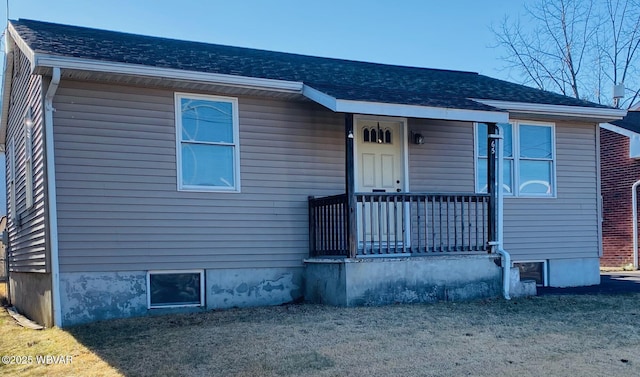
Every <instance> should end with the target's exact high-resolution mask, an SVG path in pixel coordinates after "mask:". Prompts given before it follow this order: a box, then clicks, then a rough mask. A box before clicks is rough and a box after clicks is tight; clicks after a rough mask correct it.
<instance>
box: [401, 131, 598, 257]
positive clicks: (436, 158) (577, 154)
mask: <svg viewBox="0 0 640 377" xmlns="http://www.w3.org/2000/svg"><path fill="white" fill-rule="evenodd" d="M595 130H596V126H595V125H594V124H584V123H578V124H576V123H566V122H560V123H557V124H556V127H555V133H556V177H557V198H513V197H505V209H504V242H505V248H506V249H507V250H508V251H509V252H510V253H511V254H512V256H513V258H514V259H515V260H516V261H517V260H545V259H557V258H589V257H592V258H596V257H598V252H599V247H600V246H599V240H598V213H597V205H598V204H597V203H598V202H597V198H598V197H597V185H596V182H597V176H596V173H597V163H596V151H597V149H596V134H595ZM409 131H413V132H414V133H420V134H422V135H423V136H424V137H425V144H422V145H415V144H413V143H412V142H409V176H410V188H411V191H413V192H473V191H474V187H475V186H474V152H473V151H474V135H473V132H474V131H473V124H472V123H464V122H447V121H436V120H415V119H410V120H409Z"/></svg>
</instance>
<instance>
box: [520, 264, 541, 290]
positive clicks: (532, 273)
mask: <svg viewBox="0 0 640 377" xmlns="http://www.w3.org/2000/svg"><path fill="white" fill-rule="evenodd" d="M513 266H514V267H518V269H519V270H520V280H521V281H522V280H535V282H536V285H540V286H546V284H545V282H546V280H547V279H546V268H545V267H546V263H545V262H515V263H514V264H513Z"/></svg>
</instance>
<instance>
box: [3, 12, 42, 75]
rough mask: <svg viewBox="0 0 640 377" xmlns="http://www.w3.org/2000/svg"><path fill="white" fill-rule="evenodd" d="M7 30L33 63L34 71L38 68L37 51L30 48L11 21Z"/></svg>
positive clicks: (32, 68) (32, 69)
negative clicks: (36, 61)
mask: <svg viewBox="0 0 640 377" xmlns="http://www.w3.org/2000/svg"><path fill="white" fill-rule="evenodd" d="M7 31H8V35H9V36H11V39H12V40H13V42H14V43H15V45H16V46H18V48H19V49H20V51H22V53H23V54H24V55H25V56H26V57H27V59H28V60H29V62H30V63H31V72H32V73H33V71H34V70H35V68H36V66H35V53H34V52H33V50H32V49H31V48H29V45H27V43H26V42H25V41H24V40H23V39H22V38H21V37H20V34H18V32H17V31H16V29H14V27H13V25H11V23H9V24H8V26H7Z"/></svg>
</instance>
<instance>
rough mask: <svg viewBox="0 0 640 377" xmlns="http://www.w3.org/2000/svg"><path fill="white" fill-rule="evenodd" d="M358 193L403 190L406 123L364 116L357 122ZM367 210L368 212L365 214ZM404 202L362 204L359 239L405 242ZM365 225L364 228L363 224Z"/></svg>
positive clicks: (373, 243) (363, 241)
mask: <svg viewBox="0 0 640 377" xmlns="http://www.w3.org/2000/svg"><path fill="white" fill-rule="evenodd" d="M356 127H357V128H356V130H357V133H356V137H357V147H356V148H357V149H356V150H357V156H356V157H357V164H358V167H357V169H358V171H357V175H358V176H357V178H356V191H357V192H380V193H383V192H386V193H395V192H402V191H403V190H404V187H405V181H404V180H405V177H404V157H403V144H404V143H403V141H404V132H403V131H404V123H403V122H402V121H378V120H364V119H360V120H358V121H357V123H356ZM363 211H364V213H363ZM401 214H402V207H401V205H400V204H395V205H394V204H393V203H391V204H389V203H365V205H364V206H363V205H362V204H361V203H359V204H358V240H359V242H360V246H361V247H363V246H364V247H365V248H375V247H379V246H380V244H387V243H388V242H390V243H394V244H395V243H397V242H398V241H400V242H402V239H398V238H396V235H397V237H402V236H401V234H402V233H401V231H402V221H401V220H402V216H401ZM363 225H364V227H363Z"/></svg>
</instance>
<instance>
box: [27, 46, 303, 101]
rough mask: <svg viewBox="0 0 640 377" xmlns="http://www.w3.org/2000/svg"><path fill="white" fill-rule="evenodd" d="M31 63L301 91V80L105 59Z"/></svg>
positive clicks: (42, 57) (40, 58) (45, 58)
mask: <svg viewBox="0 0 640 377" xmlns="http://www.w3.org/2000/svg"><path fill="white" fill-rule="evenodd" d="M34 65H35V67H59V68H61V69H77V70H83V71H92V72H107V73H116V74H125V75H135V76H145V77H159V78H170V79H177V80H188V81H198V82H207V83H214V84H220V85H230V86H236V87H245V88H255V89H265V90H273V91H280V92H293V93H301V92H302V83H301V82H298V81H286V80H273V79H263V78H256V77H247V76H236V75H227V74H221V73H207V72H196V71H186V70H182V69H175V68H159V67H151V66H147V65H141V64H129V63H117V62H107V61H99V60H91V59H81V58H69V57H62V56H54V55H46V54H36V55H35V63H34Z"/></svg>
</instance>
